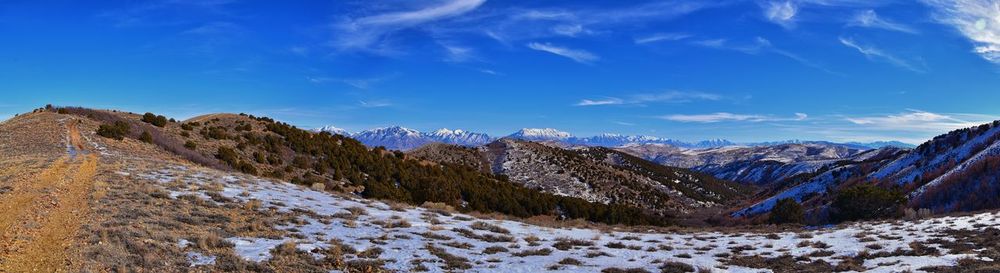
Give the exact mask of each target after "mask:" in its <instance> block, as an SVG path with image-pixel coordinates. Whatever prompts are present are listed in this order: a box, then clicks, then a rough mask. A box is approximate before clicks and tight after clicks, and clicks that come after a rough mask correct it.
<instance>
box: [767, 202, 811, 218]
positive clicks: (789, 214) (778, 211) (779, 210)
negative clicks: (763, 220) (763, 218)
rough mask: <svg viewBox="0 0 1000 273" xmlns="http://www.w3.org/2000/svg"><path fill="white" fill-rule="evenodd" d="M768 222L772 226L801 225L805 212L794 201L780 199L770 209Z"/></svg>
mask: <svg viewBox="0 0 1000 273" xmlns="http://www.w3.org/2000/svg"><path fill="white" fill-rule="evenodd" d="M768 221H769V222H770V223H772V224H802V223H804V222H805V210H804V209H802V205H801V204H799V202H796V201H795V199H791V198H785V199H781V200H778V202H777V203H775V204H774V208H773V209H771V217H770V218H768Z"/></svg>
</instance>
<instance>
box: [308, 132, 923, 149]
mask: <svg viewBox="0 0 1000 273" xmlns="http://www.w3.org/2000/svg"><path fill="white" fill-rule="evenodd" d="M313 131H316V132H330V133H332V134H340V135H345V136H349V137H351V138H354V139H357V140H358V141H361V143H364V144H365V145H368V146H370V147H376V146H383V147H386V148H387V149H391V150H401V151H407V150H412V149H415V148H418V147H420V146H423V145H426V144H429V143H446V144H454V145H460V146H470V147H474V146H481V145H484V144H487V143H490V142H493V141H495V140H497V139H499V137H493V136H490V135H488V134H484V133H477V132H470V131H465V130H461V129H456V130H451V129H447V128H444V129H439V130H437V131H434V132H421V131H417V130H414V129H409V128H405V127H400V126H393V127H384V128H376V129H371V130H365V131H361V132H357V133H350V132H348V131H346V130H344V129H341V128H338V127H335V126H324V127H320V128H316V129H314V130H313ZM506 137H507V138H513V139H519V140H527V141H536V142H556V143H560V144H563V145H567V146H600V147H622V146H627V145H647V144H659V145H669V146H673V147H677V148H684V149H709V148H721V147H732V146H745V147H755V146H774V145H782V144H829V145H842V146H850V147H852V148H857V149H863V150H867V149H878V148H882V147H899V148H913V147H914V146H913V145H909V144H906V143H902V142H898V141H888V142H887V141H880V142H871V143H860V142H850V143H833V142H826V141H803V140H786V141H775V142H754V143H736V142H732V141H729V140H725V139H711V140H704V141H698V142H686V141H681V140H676V139H670V138H660V137H654V136H644V135H621V134H610V133H606V134H600V135H596V136H589V137H578V136H574V135H572V134H570V133H568V132H564V131H560V130H557V129H553V128H524V129H521V130H518V131H517V132H514V133H512V134H510V135H507V136H506Z"/></svg>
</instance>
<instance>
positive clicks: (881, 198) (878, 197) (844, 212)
mask: <svg viewBox="0 0 1000 273" xmlns="http://www.w3.org/2000/svg"><path fill="white" fill-rule="evenodd" d="M905 202H906V197H905V196H904V195H903V193H901V192H899V191H898V190H887V189H883V188H879V187H876V186H874V185H868V184H865V185H860V186H856V187H853V188H849V189H847V190H844V191H841V192H840V193H839V194H837V197H836V198H835V199H834V200H833V204H831V206H830V210H831V217H832V219H833V220H834V221H856V220H872V219H881V218H892V217H899V216H900V214H901V213H902V210H901V208H902V204H903V203H905Z"/></svg>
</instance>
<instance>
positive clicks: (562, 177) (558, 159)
mask: <svg viewBox="0 0 1000 273" xmlns="http://www.w3.org/2000/svg"><path fill="white" fill-rule="evenodd" d="M408 154H409V155H411V156H414V157H417V158H421V159H426V160H430V161H435V162H447V163H452V164H463V165H467V166H470V167H474V168H477V169H483V170H488V171H489V172H491V173H493V174H496V175H503V176H506V177H508V179H510V181H512V182H515V183H518V184H521V185H525V186H526V187H528V188H534V189H539V190H541V191H544V192H549V193H553V194H556V195H565V196H573V197H579V198H583V199H585V200H588V201H591V202H599V203H612V204H625V205H629V206H636V207H642V208H645V209H649V210H655V211H660V212H662V213H670V214H688V213H691V212H692V211H694V210H697V209H700V208H707V207H721V206H725V205H727V204H729V203H731V202H733V201H736V200H739V199H740V198H742V197H743V196H744V195H745V194H747V193H748V190H747V189H746V188H744V187H741V186H738V185H735V184H731V183H728V182H724V181H721V180H718V179H715V178H712V177H711V176H708V175H704V174H700V173H696V172H691V171H688V170H684V169H679V168H670V167H665V166H659V165H656V164H652V163H649V162H646V161H645V160H642V159H639V158H636V157H633V156H630V155H627V154H624V153H621V152H618V151H614V150H611V149H606V148H598V147H594V148H580V149H563V148H559V147H553V145H546V144H543V143H536V142H530V141H523V140H516V139H511V138H504V139H500V140H498V141H495V142H493V143H490V144H487V145H485V146H482V147H479V148H477V149H471V148H459V147H454V146H448V145H433V146H426V147H423V148H420V149H417V150H413V151H411V152H409V153H408Z"/></svg>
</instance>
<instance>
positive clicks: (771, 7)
mask: <svg viewBox="0 0 1000 273" xmlns="http://www.w3.org/2000/svg"><path fill="white" fill-rule="evenodd" d="M763 9H764V17H766V18H767V20H769V21H771V22H773V23H775V24H778V25H780V26H782V27H785V28H794V27H795V15H796V14H798V12H799V6H798V4H796V3H795V2H792V1H768V2H764V4H763Z"/></svg>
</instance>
